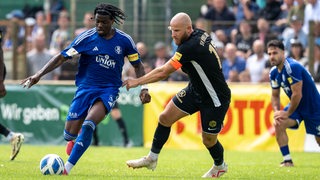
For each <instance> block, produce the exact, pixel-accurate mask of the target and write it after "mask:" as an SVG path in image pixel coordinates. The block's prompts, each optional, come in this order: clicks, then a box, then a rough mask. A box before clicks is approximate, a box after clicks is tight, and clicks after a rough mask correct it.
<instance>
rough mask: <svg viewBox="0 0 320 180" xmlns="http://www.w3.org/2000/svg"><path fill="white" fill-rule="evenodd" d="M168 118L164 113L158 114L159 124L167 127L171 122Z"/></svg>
mask: <svg viewBox="0 0 320 180" xmlns="http://www.w3.org/2000/svg"><path fill="white" fill-rule="evenodd" d="M168 119H169V117H168V116H167V115H166V114H165V113H161V114H160V116H159V122H160V124H162V125H164V126H168V127H169V126H171V125H172V123H171V122H170V121H169V120H168Z"/></svg>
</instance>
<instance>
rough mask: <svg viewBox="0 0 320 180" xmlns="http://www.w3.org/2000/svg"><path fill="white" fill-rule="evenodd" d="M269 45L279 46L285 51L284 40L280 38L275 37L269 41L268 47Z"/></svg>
mask: <svg viewBox="0 0 320 180" xmlns="http://www.w3.org/2000/svg"><path fill="white" fill-rule="evenodd" d="M269 47H277V48H279V49H281V50H283V51H284V45H283V43H282V41H280V40H278V39H274V40H271V41H269V42H268V44H267V48H269Z"/></svg>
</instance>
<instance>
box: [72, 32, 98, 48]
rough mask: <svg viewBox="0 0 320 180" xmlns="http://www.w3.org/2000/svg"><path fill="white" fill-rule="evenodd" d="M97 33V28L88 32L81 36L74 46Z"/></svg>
mask: <svg viewBox="0 0 320 180" xmlns="http://www.w3.org/2000/svg"><path fill="white" fill-rule="evenodd" d="M95 32H97V30H96V28H92V29H89V30H88V31H86V32H84V33H82V34H81V35H79V37H78V38H77V40H76V41H75V42H74V45H77V44H79V43H80V42H81V41H82V40H83V39H85V38H87V37H89V36H92V35H93V34H94V33H95Z"/></svg>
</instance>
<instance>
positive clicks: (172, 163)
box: [0, 144, 320, 180]
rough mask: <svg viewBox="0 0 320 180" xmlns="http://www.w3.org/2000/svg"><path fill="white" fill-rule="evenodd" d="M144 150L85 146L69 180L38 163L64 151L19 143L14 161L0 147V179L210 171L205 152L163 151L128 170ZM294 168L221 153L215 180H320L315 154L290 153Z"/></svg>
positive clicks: (267, 158)
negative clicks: (222, 170) (224, 168)
mask: <svg viewBox="0 0 320 180" xmlns="http://www.w3.org/2000/svg"><path fill="white" fill-rule="evenodd" d="M148 152H149V149H146V148H137V147H135V148H128V149H126V148H121V147H102V146H101V147H93V146H92V147H89V149H88V150H87V152H86V153H85V154H84V155H83V157H82V158H81V159H80V161H79V162H78V164H77V165H76V166H75V167H74V168H73V169H72V171H71V174H70V175H69V176H50V175H49V176H48V175H47V176H44V175H42V174H41V172H40V170H39V163H40V159H41V158H42V157H43V156H45V155H46V154H50V153H55V154H58V155H60V156H61V157H62V158H63V160H64V161H66V160H67V155H66V153H65V147H64V146H32V145H26V144H24V145H23V146H22V148H21V152H20V154H19V155H18V156H17V157H16V159H15V160H14V161H10V160H9V156H10V153H11V147H10V146H9V145H4V144H2V145H0V154H1V156H0V177H1V179H4V180H6V179H44V178H46V179H62V178H63V179H77V180H79V179H139V180H140V179H201V176H202V175H203V174H204V173H205V172H206V171H207V170H209V168H210V167H211V166H212V163H213V161H212V159H211V157H210V156H209V153H208V152H207V150H206V149H203V150H177V149H167V148H164V149H163V150H162V152H161V155H160V158H159V161H158V166H157V168H156V170H155V171H150V170H147V169H145V168H144V169H135V170H133V169H131V168H128V167H127V166H126V164H125V162H126V160H129V159H136V158H140V157H142V156H144V155H147V153H148ZM291 155H292V157H293V160H294V163H295V167H291V168H280V167H279V163H280V161H281V160H282V157H281V155H280V152H238V151H228V150H226V151H225V160H226V162H227V164H228V167H229V169H228V173H226V174H225V175H224V176H222V177H221V179H320V170H319V167H320V154H319V153H305V152H292V153H291Z"/></svg>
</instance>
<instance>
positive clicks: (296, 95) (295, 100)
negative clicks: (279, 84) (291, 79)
mask: <svg viewBox="0 0 320 180" xmlns="http://www.w3.org/2000/svg"><path fill="white" fill-rule="evenodd" d="M302 84H303V82H302V81H299V82H297V83H295V84H293V85H291V90H292V95H291V98H290V107H289V109H288V111H287V112H288V116H290V115H291V114H292V113H293V112H294V111H295V110H296V109H297V107H298V106H299V104H300V101H301V98H302Z"/></svg>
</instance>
